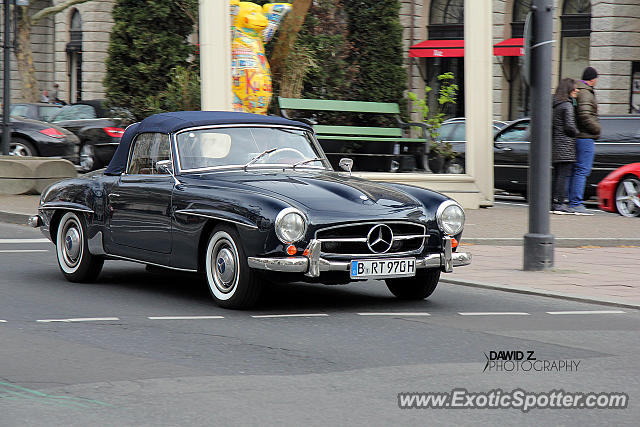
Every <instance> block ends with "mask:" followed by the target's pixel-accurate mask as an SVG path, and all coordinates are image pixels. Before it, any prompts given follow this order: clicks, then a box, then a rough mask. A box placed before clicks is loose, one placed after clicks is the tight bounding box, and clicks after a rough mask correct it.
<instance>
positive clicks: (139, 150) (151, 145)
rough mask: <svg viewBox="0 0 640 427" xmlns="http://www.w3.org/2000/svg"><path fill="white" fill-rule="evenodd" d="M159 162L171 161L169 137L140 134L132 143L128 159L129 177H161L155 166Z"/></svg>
mask: <svg viewBox="0 0 640 427" xmlns="http://www.w3.org/2000/svg"><path fill="white" fill-rule="evenodd" d="M160 160H171V146H170V143H169V135H166V134H163V133H151V132H150V133H142V134H140V135H138V136H137V137H136V139H135V140H134V141H133V150H131V157H130V159H129V166H128V168H127V174H129V175H162V174H163V173H162V172H159V171H158V170H156V168H155V165H156V163H157V162H159V161H160Z"/></svg>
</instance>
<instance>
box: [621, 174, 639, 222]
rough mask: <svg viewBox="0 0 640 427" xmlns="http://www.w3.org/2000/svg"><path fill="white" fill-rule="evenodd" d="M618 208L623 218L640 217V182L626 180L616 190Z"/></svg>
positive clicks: (634, 179) (632, 179)
mask: <svg viewBox="0 0 640 427" xmlns="http://www.w3.org/2000/svg"><path fill="white" fill-rule="evenodd" d="M616 208H617V209H618V212H619V213H620V215H622V216H626V217H636V216H640V180H638V179H636V178H625V179H624V180H622V181H620V183H619V184H618V188H616Z"/></svg>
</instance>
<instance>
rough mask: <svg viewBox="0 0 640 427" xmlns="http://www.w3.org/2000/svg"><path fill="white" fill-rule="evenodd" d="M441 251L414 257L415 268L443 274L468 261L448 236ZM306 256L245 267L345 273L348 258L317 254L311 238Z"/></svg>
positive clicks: (255, 259)
mask: <svg viewBox="0 0 640 427" xmlns="http://www.w3.org/2000/svg"><path fill="white" fill-rule="evenodd" d="M443 247H444V251H443V252H442V253H436V254H429V255H427V256H426V257H424V258H418V259H416V268H440V269H442V271H444V272H445V273H450V272H452V271H453V267H461V266H463V265H469V264H471V254H470V253H468V252H453V251H452V248H451V238H450V237H445V238H444V239H443ZM307 249H308V251H309V252H308V253H309V254H308V255H307V256H294V257H287V258H260V257H249V258H248V259H247V262H248V263H249V267H251V268H255V269H259V270H267V271H278V272H283V273H305V275H306V276H308V277H319V276H320V273H321V272H323V271H344V272H349V269H350V266H351V263H350V262H349V261H332V260H328V259H325V258H321V257H320V242H319V241H317V240H312V241H311V243H309V246H307Z"/></svg>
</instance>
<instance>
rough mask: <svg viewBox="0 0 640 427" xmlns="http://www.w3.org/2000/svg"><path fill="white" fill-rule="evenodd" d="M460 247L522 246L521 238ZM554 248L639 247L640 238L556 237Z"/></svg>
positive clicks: (466, 240) (482, 240) (483, 239)
mask: <svg viewBox="0 0 640 427" xmlns="http://www.w3.org/2000/svg"><path fill="white" fill-rule="evenodd" d="M461 244H462V246H464V245H465V244H468V245H492V246H522V245H523V244H524V239H523V238H522V237H475V238H474V237H471V238H464V237H463V238H462V243H461ZM554 246H555V247H556V248H577V247H580V246H604V247H614V246H640V237H621V238H611V237H556V238H554Z"/></svg>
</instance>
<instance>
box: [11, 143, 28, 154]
mask: <svg viewBox="0 0 640 427" xmlns="http://www.w3.org/2000/svg"><path fill="white" fill-rule="evenodd" d="M9 155H10V156H21V157H27V156H31V151H30V150H29V149H28V148H27V147H25V146H24V145H22V144H16V143H12V144H11V145H10V146H9Z"/></svg>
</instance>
